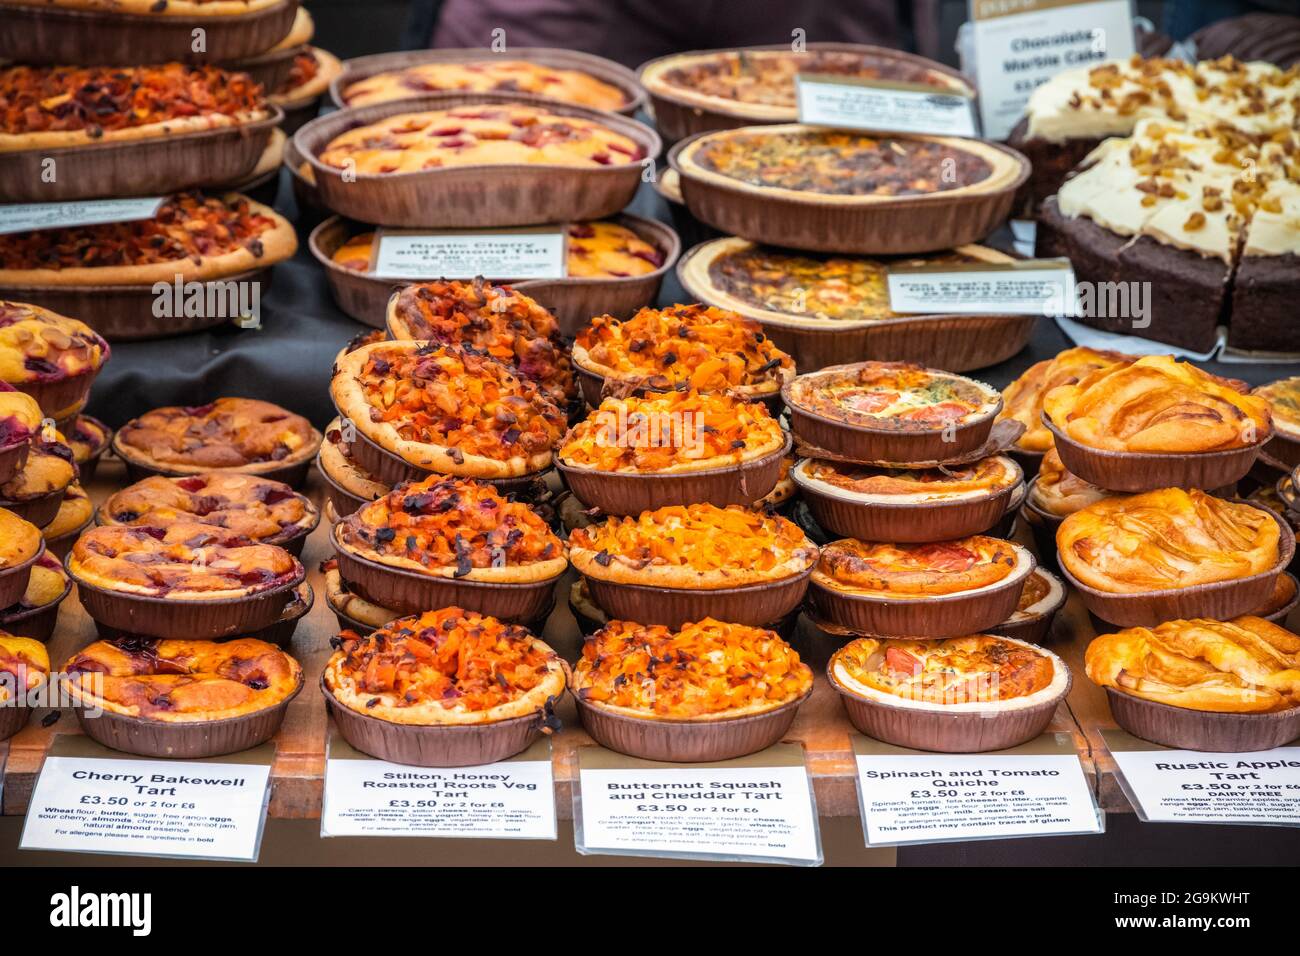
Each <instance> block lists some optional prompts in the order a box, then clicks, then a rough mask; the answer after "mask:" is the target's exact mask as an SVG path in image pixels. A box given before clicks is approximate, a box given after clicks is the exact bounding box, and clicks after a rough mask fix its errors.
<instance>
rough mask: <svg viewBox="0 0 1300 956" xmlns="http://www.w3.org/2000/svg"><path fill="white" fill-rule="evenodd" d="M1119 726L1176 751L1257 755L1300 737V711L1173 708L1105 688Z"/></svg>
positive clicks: (1294, 708) (1298, 709)
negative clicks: (1264, 711) (1253, 712)
mask: <svg viewBox="0 0 1300 956" xmlns="http://www.w3.org/2000/svg"><path fill="white" fill-rule="evenodd" d="M1106 696H1107V697H1108V698H1109V699H1110V713H1111V716H1112V717H1114V718H1115V723H1117V724H1119V725H1120V727H1122V728H1124V729H1125V730H1127V731H1128V732H1129V733H1130V734H1132V735H1133V736H1134V737H1141V738H1142V739H1143V740H1149V741H1151V742H1152V743H1153V744H1160V745H1162V746H1164V747H1172V748H1174V749H1175V750H1199V751H1208V752H1213V753H1252V752H1255V751H1259V750H1272V749H1273V748H1274V747H1282V746H1285V745H1286V744H1289V743H1291V741H1293V740H1295V739H1296V738H1297V737H1300V707H1292V708H1289V709H1287V710H1280V711H1276V712H1274V713H1269V714H1228V713H1214V712H1211V711H1206V710H1191V709H1190V708H1187V707H1174V706H1173V705H1171V704H1161V703H1158V702H1156V701H1154V700H1144V699H1143V698H1141V697H1135V696H1134V695H1132V694H1129V693H1126V692H1125V691H1122V690H1118V689H1116V688H1114V687H1107V688H1106Z"/></svg>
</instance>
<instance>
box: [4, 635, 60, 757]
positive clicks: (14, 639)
mask: <svg viewBox="0 0 1300 956" xmlns="http://www.w3.org/2000/svg"><path fill="white" fill-rule="evenodd" d="M49 676H50V657H49V654H47V653H46V651H45V646H44V645H43V644H41V643H40V642H39V641H34V640H32V639H31V638H29V637H18V636H15V635H13V634H10V633H9V632H7V631H0V740H8V739H9V738H10V737H12V736H13V735H14V734H16V733H18V731H20V730H22V729H23V727H24V726H25V725H26V723H27V718H28V717H30V716H31V713H32V708H30V707H28V706H27V704H26V702H25V701H24V699H23V698H25V697H26V695H27V694H29V693H31V692H32V691H34V690H36V689H37V688H39V687H40V686H41V685H42V684H44V683H45V682H46V681H47V680H49Z"/></svg>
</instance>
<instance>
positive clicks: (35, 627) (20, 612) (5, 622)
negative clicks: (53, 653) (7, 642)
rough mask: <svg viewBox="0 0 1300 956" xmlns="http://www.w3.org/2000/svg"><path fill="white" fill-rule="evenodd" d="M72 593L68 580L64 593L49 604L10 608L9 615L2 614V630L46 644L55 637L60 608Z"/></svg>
mask: <svg viewBox="0 0 1300 956" xmlns="http://www.w3.org/2000/svg"><path fill="white" fill-rule="evenodd" d="M70 593H72V579H71V578H68V581H67V583H66V584H65V585H64V586H63V592H62V593H61V594H60V595H59V596H58V597H56V598H55V599H54V600H53V601H51V602H49V603H48V604H41V605H38V606H36V607H18V608H17V609H16V610H15V608H14V607H10V608H9V609H8V612H7V613H4V612H0V630H4V631H8V632H9V633H10V634H13V635H14V636H16V637H30V638H31V639H32V640H33V641H40V642H41V643H42V644H45V643H46V642H48V641H49V639H50V638H51V637H53V636H54V626H55V625H56V624H57V623H58V621H59V606H60V605H61V604H63V600H64V598H66V597H67V596H68V595H69V594H70Z"/></svg>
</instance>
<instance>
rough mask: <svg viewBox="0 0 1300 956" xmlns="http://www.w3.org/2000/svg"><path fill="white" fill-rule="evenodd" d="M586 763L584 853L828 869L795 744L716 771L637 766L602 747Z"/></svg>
mask: <svg viewBox="0 0 1300 956" xmlns="http://www.w3.org/2000/svg"><path fill="white" fill-rule="evenodd" d="M587 751H595V753H592V754H588V753H587ZM773 751H777V753H773ZM792 754H794V755H797V758H798V762H797V763H795V762H792V761H791V760H790V759H789V758H790V757H791V755H792ZM593 757H594V758H596V759H595V760H593V759H591V758H593ZM765 757H766V758H767V759H766V760H765V759H763V758H765ZM580 758H581V763H580V770H579V785H580V798H579V801H578V803H579V805H578V807H577V808H576V810H575V814H574V816H575V817H576V821H575V830H576V834H575V838H576V843H577V849H578V852H579V853H598V854H614V855H619V856H655V857H671V858H675V859H686V860H699V859H703V860H756V861H764V862H769V863H789V864H795V865H801V866H817V865H820V864H821V862H822V854H821V841H820V837H819V834H818V830H817V808H816V805H815V804H814V802H813V797H812V788H811V786H810V783H809V779H808V771H807V770H806V769H805V768H804V765H803V748H801V747H799V746H798V745H796V744H789V745H787V744H778V745H777V746H776V747H772V748H769V749H768V750H767V751H764V752H763V753H760V754H757V755H752V756H751V757H749V758H740V760H736V761H727V762H725V763H721V764H711V765H697V764H681V765H676V764H664V763H652V762H650V761H637V760H633V759H632V758H626V757H621V756H620V755H614V754H610V753H609V752H608V751H600V750H598V749H597V748H594V747H591V748H584V751H583V752H582V753H581V754H580ZM611 758H612V759H611ZM764 764H774V765H772V766H765V765H764Z"/></svg>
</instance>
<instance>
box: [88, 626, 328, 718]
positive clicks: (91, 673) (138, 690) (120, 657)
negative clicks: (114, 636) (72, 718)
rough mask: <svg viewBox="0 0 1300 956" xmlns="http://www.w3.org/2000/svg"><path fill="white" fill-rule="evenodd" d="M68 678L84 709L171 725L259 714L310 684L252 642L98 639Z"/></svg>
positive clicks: (287, 661) (278, 655)
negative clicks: (304, 684)
mask: <svg viewBox="0 0 1300 956" xmlns="http://www.w3.org/2000/svg"><path fill="white" fill-rule="evenodd" d="M63 672H64V673H65V674H66V675H67V676H66V678H65V680H66V681H67V686H68V688H69V690H70V691H71V692H72V694H73V696H74V697H75V698H77V700H78V701H79V703H80V704H81V705H82V706H86V707H93V706H96V705H98V706H100V707H102V708H103V709H104V710H106V711H108V712H109V713H113V714H121V715H123V716H126V717H140V718H143V719H145V720H154V721H159V722H162V723H167V724H187V723H194V722H196V721H201V720H230V719H232V718H235V717H244V716H247V715H249V714H255V713H258V712H259V711H263V710H267V709H269V708H271V707H276V706H278V705H280V704H282V703H284V702H285V701H286V700H288V699H289V698H290V697H292V696H293V695H294V694H296V693H297V692H298V689H299V688H300V687H301V686H302V679H303V678H302V667H301V666H300V665H299V664H298V662H297V661H296V660H294V659H293V658H292V657H290V656H289V655H288V654H286V653H285V652H284V651H282V650H280V649H279V648H278V647H276V646H275V645H273V644H268V643H266V642H265V641H259V640H256V639H254V638H251V637H240V638H236V639H235V640H233V641H225V642H221V643H218V642H216V641H189V640H159V639H156V638H131V639H129V640H120V641H96V642H95V643H93V644H91V645H89V646H88V647H85V648H82V650H81V651H79V652H78V653H76V654H74V655H73V656H72V657H71V658H69V660H68V662H67V663H66V664H64V665H63ZM101 682H102V684H101ZM97 690H101V691H102V692H101V693H96V691H97Z"/></svg>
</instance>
